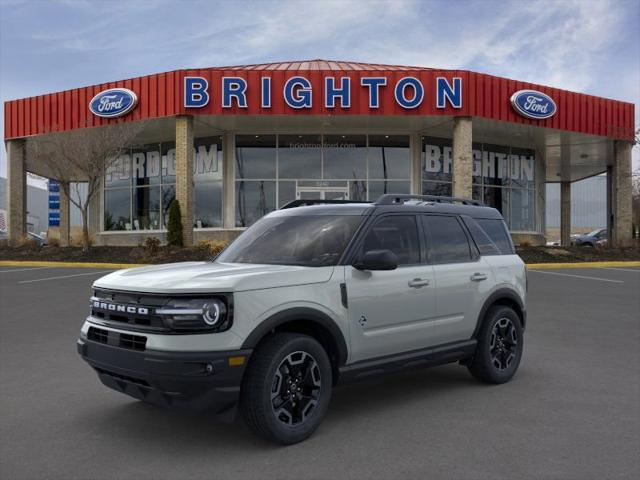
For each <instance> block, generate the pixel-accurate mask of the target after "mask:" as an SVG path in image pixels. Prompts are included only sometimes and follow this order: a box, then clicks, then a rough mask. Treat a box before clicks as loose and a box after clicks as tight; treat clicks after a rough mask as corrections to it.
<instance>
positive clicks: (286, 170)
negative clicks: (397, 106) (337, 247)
mask: <svg viewBox="0 0 640 480" xmlns="http://www.w3.org/2000/svg"><path fill="white" fill-rule="evenodd" d="M410 172H411V155H410V150H409V137H408V136H407V135H368V136H367V135H319V134H307V135H291V134H287V135H237V136H236V174H235V175H236V178H235V181H236V226H238V227H246V226H249V225H251V224H252V223H253V222H255V221H256V220H257V219H258V218H260V217H262V216H263V215H265V214H267V213H269V212H271V211H273V210H275V209H276V208H278V207H280V206H282V205H284V204H286V203H288V202H290V201H292V200H295V199H335V200H340V199H350V200H375V199H377V198H378V197H379V196H380V195H382V194H384V193H409V190H410Z"/></svg>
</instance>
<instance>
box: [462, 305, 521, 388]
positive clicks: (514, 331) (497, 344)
mask: <svg viewBox="0 0 640 480" xmlns="http://www.w3.org/2000/svg"><path fill="white" fill-rule="evenodd" d="M477 340H478V346H477V347H476V352H475V354H474V356H473V358H472V359H471V361H470V362H469V364H468V367H467V368H468V369H469V371H470V372H471V375H473V376H474V377H475V378H477V379H478V380H480V381H483V382H486V383H505V382H508V381H509V380H511V378H512V377H513V375H514V374H515V373H516V370H518V366H519V365H520V359H521V358H522V348H523V346H524V344H523V335H522V325H521V323H520V317H518V314H517V313H516V312H514V311H513V309H511V308H509V307H506V306H502V305H496V306H494V307H491V308H490V309H489V310H488V311H487V313H486V315H485V318H484V321H483V323H482V327H481V328H480V332H479V333H478V336H477Z"/></svg>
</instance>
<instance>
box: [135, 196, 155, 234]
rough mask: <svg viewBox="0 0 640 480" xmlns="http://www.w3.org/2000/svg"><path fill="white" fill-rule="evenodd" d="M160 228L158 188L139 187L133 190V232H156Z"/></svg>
mask: <svg viewBox="0 0 640 480" xmlns="http://www.w3.org/2000/svg"><path fill="white" fill-rule="evenodd" d="M159 228H160V188H158V187H139V188H134V189H133V222H132V229H133V230H158V229H159Z"/></svg>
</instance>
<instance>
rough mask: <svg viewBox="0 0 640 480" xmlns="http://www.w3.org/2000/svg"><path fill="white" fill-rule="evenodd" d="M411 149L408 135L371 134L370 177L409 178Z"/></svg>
mask: <svg viewBox="0 0 640 480" xmlns="http://www.w3.org/2000/svg"><path fill="white" fill-rule="evenodd" d="M410 177H411V151H410V149H409V137H408V136H407V135H369V178H383V179H384V178H387V179H393V178H397V179H408V178H410Z"/></svg>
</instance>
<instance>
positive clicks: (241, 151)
mask: <svg viewBox="0 0 640 480" xmlns="http://www.w3.org/2000/svg"><path fill="white" fill-rule="evenodd" d="M236 178H256V179H271V178H276V136H275V135H236Z"/></svg>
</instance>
